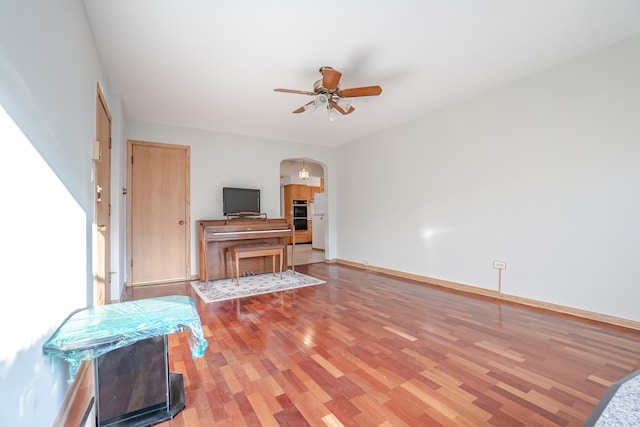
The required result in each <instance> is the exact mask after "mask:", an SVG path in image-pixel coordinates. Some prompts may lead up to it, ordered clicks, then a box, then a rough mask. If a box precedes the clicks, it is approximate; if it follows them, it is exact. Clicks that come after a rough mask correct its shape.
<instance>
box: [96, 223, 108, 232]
mask: <svg viewBox="0 0 640 427" xmlns="http://www.w3.org/2000/svg"><path fill="white" fill-rule="evenodd" d="M98 231H107V225H106V224H102V225H98Z"/></svg>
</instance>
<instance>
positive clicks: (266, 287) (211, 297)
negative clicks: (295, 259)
mask: <svg viewBox="0 0 640 427" xmlns="http://www.w3.org/2000/svg"><path fill="white" fill-rule="evenodd" d="M323 283H327V282H325V281H324V280H320V279H316V278H315V277H311V276H307V275H305V274H302V273H294V272H293V271H291V270H287V271H283V272H282V279H280V273H276V275H275V276H274V275H273V274H272V273H264V274H256V275H254V276H244V277H240V285H239V286H236V281H235V279H220V280H211V281H209V282H191V286H192V287H193V289H194V290H195V291H196V292H197V294H198V295H199V296H200V298H202V300H203V301H204V302H206V303H210V302H217V301H226V300H230V299H236V298H246V297H251V296H254V295H262V294H268V293H271V292H281V291H289V290H293V289H299V288H304V287H307V286H314V285H321V284H323Z"/></svg>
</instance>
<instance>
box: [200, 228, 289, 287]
mask: <svg viewBox="0 0 640 427" xmlns="http://www.w3.org/2000/svg"><path fill="white" fill-rule="evenodd" d="M196 226H197V232H198V242H199V251H200V253H199V262H200V264H199V272H200V280H201V281H208V280H216V279H224V278H229V277H233V270H232V263H231V258H230V257H229V255H228V252H229V251H228V248H230V247H231V246H236V245H251V244H257V243H279V244H282V245H283V246H284V247H285V248H286V246H287V243H288V242H289V241H291V242H292V244H293V247H295V231H294V229H293V226H292V225H291V224H289V223H288V222H287V220H286V219H284V218H276V219H267V218H231V219H220V220H201V221H196ZM241 262H242V264H241V266H240V274H242V273H245V272H246V273H253V274H260V273H266V272H270V271H271V265H272V264H271V258H270V257H259V258H247V259H243V260H241ZM282 264H283V265H285V266H287V265H289V264H288V262H287V251H286V250H285V251H284V256H283V260H282Z"/></svg>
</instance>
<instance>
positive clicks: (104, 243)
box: [91, 82, 113, 305]
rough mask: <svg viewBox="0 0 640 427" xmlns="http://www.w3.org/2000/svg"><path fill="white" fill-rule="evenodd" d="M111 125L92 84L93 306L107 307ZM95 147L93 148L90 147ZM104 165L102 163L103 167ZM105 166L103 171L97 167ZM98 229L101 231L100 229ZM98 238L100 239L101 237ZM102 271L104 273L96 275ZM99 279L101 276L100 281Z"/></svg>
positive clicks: (99, 89)
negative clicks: (104, 134)
mask: <svg viewBox="0 0 640 427" xmlns="http://www.w3.org/2000/svg"><path fill="white" fill-rule="evenodd" d="M100 108H102V109H103V110H104V113H105V115H106V118H107V122H108V132H109V136H108V139H109V140H108V141H100V130H101V127H102V126H103V125H104V123H102V121H101V120H102V115H101V114H100V113H99V109H100ZM112 123H113V119H112V118H111V113H110V112H109V106H108V105H107V101H106V99H105V98H104V93H103V92H102V87H101V86H100V83H99V82H98V83H97V84H96V139H95V141H92V147H91V150H92V157H94V158H93V161H94V162H95V163H94V168H95V169H94V171H95V174H94V182H93V184H94V197H95V198H94V235H93V238H94V245H93V247H94V250H95V251H96V252H95V254H94V259H95V260H96V261H97V262H96V271H94V274H93V302H94V304H95V305H104V304H109V303H111V256H110V255H111V254H110V252H111V175H112V171H111V168H112V165H111V140H112V135H111V132H112ZM94 144H95V145H94ZM103 162H105V163H103ZM102 164H107V167H106V168H105V167H100V166H101V165H102ZM98 181H100V182H101V183H103V185H105V188H104V191H100V189H99V188H98V187H99V184H100V183H99V182H98ZM101 195H102V196H103V197H106V199H107V200H106V202H107V205H106V214H103V213H101V211H100V210H101V209H104V208H103V206H102V205H101V204H100V203H101V202H100V196H101ZM101 228H102V229H101ZM101 236H102V237H101ZM101 269H104V271H99V270H101ZM100 275H103V278H102V280H101V278H100Z"/></svg>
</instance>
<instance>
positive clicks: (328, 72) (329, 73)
mask: <svg viewBox="0 0 640 427" xmlns="http://www.w3.org/2000/svg"><path fill="white" fill-rule="evenodd" d="M320 70H321V71H322V87H323V88H325V89H327V90H336V89H337V88H338V84H339V83H340V77H342V73H341V72H340V71H338V70H334V69H333V68H330V67H322V68H321V69H320Z"/></svg>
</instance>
